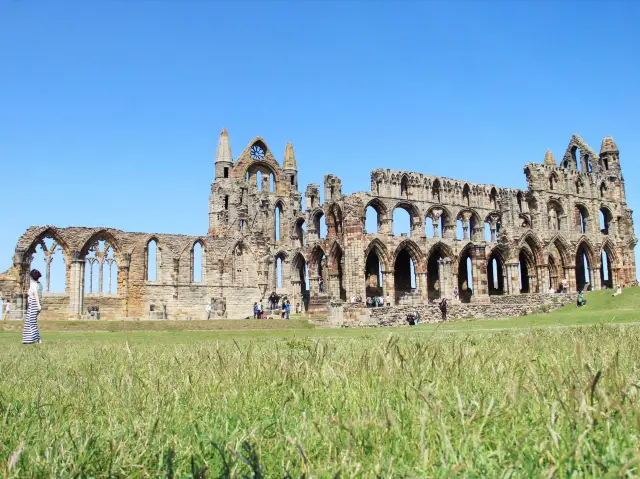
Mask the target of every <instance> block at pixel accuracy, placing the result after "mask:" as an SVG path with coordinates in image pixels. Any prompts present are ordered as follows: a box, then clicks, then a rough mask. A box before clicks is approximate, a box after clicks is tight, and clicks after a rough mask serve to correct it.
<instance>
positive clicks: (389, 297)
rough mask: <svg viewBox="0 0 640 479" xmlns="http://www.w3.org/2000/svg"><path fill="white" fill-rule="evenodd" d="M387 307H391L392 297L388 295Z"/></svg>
mask: <svg viewBox="0 0 640 479" xmlns="http://www.w3.org/2000/svg"><path fill="white" fill-rule="evenodd" d="M387 306H391V295H390V294H389V293H387Z"/></svg>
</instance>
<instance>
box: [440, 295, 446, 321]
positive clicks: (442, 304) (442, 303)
mask: <svg viewBox="0 0 640 479" xmlns="http://www.w3.org/2000/svg"><path fill="white" fill-rule="evenodd" d="M440 312H441V313H442V321H446V320H447V298H442V300H441V301H440Z"/></svg>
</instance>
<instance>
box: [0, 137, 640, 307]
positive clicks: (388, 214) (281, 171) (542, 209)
mask: <svg viewBox="0 0 640 479" xmlns="http://www.w3.org/2000/svg"><path fill="white" fill-rule="evenodd" d="M578 151H579V152H580V153H579V154H578V153H577V152H578ZM524 173H525V175H526V178H527V185H528V189H527V190H518V189H512V188H501V187H497V186H493V185H480V184H473V183H468V182H465V181H461V180H453V179H449V178H441V177H435V176H431V175H425V174H420V173H410V172H404V171H395V170H389V169H377V170H374V171H373V172H372V173H371V191H369V192H359V193H355V194H352V195H344V194H343V193H342V184H341V181H340V179H339V178H338V177H336V176H333V175H326V176H325V178H324V184H323V185H322V188H323V192H324V202H323V203H322V204H321V202H320V188H321V186H320V185H317V184H312V185H309V186H307V188H306V190H305V191H304V207H303V201H302V200H303V196H302V194H301V193H300V192H299V191H298V169H297V164H296V159H295V155H294V152H293V147H292V146H291V144H287V145H286V148H285V154H284V161H283V163H282V166H281V165H280V164H279V163H278V161H277V160H276V158H275V157H274V155H273V154H272V152H271V150H270V149H269V148H268V147H267V145H266V143H265V142H264V140H262V139H261V138H255V139H254V140H253V141H252V142H251V143H250V144H249V146H248V147H247V148H246V149H245V150H244V151H243V152H242V153H241V154H240V156H239V157H238V158H237V159H235V160H234V159H233V156H232V154H231V147H230V143H229V137H228V135H227V132H226V130H225V131H223V132H222V134H221V136H220V140H219V144H218V151H217V154H216V161H215V179H214V181H213V184H212V185H211V196H210V198H209V230H208V233H207V234H206V235H203V236H199V237H194V236H182V235H169V234H156V233H127V232H123V231H119V230H116V229H111V228H75V227H74V228H57V227H53V226H45V227H32V228H29V229H28V230H27V231H26V232H25V233H24V234H23V235H22V237H21V238H20V239H19V241H18V244H17V246H16V251H15V255H14V258H13V266H12V268H10V269H9V270H8V271H7V272H6V273H4V274H2V275H0V292H1V293H2V295H3V297H4V298H5V299H9V300H10V301H11V302H12V303H13V304H14V305H15V307H14V309H16V310H18V311H19V310H20V309H22V308H23V307H24V304H25V297H26V296H25V291H26V288H27V287H28V281H27V275H28V271H29V269H30V264H31V261H32V257H33V254H34V251H35V249H36V247H37V246H38V245H42V244H44V243H43V242H44V240H45V238H51V239H53V240H54V241H55V243H54V246H53V247H52V249H56V248H57V249H59V250H61V252H62V253H63V254H64V258H65V265H66V292H65V293H63V294H57V295H54V294H46V293H45V301H44V308H45V310H44V313H43V318H44V319H47V318H63V317H64V318H67V317H71V318H81V317H86V315H87V310H88V308H89V307H94V306H96V307H98V308H99V310H100V316H101V318H103V319H114V318H127V317H138V318H156V319H157V318H170V319H179V318H187V317H191V318H204V317H205V305H206V304H207V303H210V304H212V307H213V313H212V317H229V318H241V317H248V316H251V315H252V305H253V303H254V302H255V301H259V300H260V299H263V300H264V302H265V303H264V304H265V306H267V302H266V301H267V297H268V295H269V293H270V292H271V291H275V290H277V292H278V293H279V294H287V295H288V297H289V299H290V300H291V302H292V310H295V309H296V306H297V305H300V307H301V308H305V309H306V310H308V311H310V312H322V311H327V310H328V307H329V302H330V301H332V300H334V301H336V300H337V301H340V300H342V301H351V299H352V298H355V297H361V298H362V299H364V298H366V296H367V295H370V296H373V295H375V294H384V296H385V298H386V296H387V295H389V296H390V297H391V298H392V302H393V303H394V304H397V305H411V306H414V305H421V304H425V303H426V302H427V300H429V299H431V300H433V299H438V298H441V297H448V298H452V297H453V295H454V291H455V289H456V288H457V290H458V292H459V294H460V298H461V300H462V302H463V303H469V302H470V303H475V304H485V305H488V306H491V305H492V304H493V305H497V304H498V303H499V302H500V301H499V300H494V301H489V300H490V297H491V298H494V297H497V296H500V295H505V297H506V296H509V295H519V294H526V293H537V292H540V293H547V292H548V291H549V290H550V289H553V290H558V289H559V288H560V286H561V284H562V283H563V282H564V283H565V284H566V286H567V287H568V290H569V291H572V292H575V291H577V290H581V289H585V288H586V289H600V288H602V287H605V286H606V287H611V286H613V285H617V284H622V285H627V284H629V283H632V282H634V281H635V278H636V267H635V257H634V251H633V250H634V246H635V244H636V242H637V238H636V236H635V234H634V231H633V220H632V212H631V209H630V208H629V207H628V206H627V204H626V195H625V187H624V180H623V178H622V172H621V169H620V163H619V152H618V149H617V147H616V145H615V143H614V142H613V140H612V139H611V138H609V137H608V138H605V139H604V141H603V142H602V148H601V151H600V154H599V155H598V154H596V153H595V152H594V151H593V150H591V148H589V146H588V145H586V144H585V143H584V142H583V141H582V140H581V139H580V137H578V136H577V135H574V136H573V137H572V138H571V141H570V143H569V146H568V148H567V150H566V152H565V154H564V156H563V158H562V161H561V163H560V165H558V164H557V163H556V161H555V159H554V158H553V155H551V153H550V152H547V154H546V155H545V157H544V161H543V163H542V164H534V163H531V164H528V165H526V166H525V168H524ZM367 207H372V208H374V209H375V210H376V212H377V215H378V228H377V231H375V232H367V231H365V214H366V209H367ZM396 208H402V209H405V210H406V211H407V212H408V213H409V215H410V217H411V233H410V235H409V236H405V235H401V236H394V235H393V234H392V222H393V211H394V210H395V209H396ZM599 212H602V213H603V217H604V222H603V224H602V225H601V224H600V221H599ZM278 217H279V218H278ZM456 221H460V222H461V228H460V229H461V231H462V234H461V237H459V238H457V237H456ZM429 223H432V224H429ZM277 224H278V226H276V225H277ZM323 224H324V225H326V236H324V237H320V236H321V234H320V233H321V229H322V228H321V225H323ZM485 225H486V226H485ZM151 242H153V243H154V244H155V245H157V271H156V274H155V275H151V274H150V272H149V267H148V264H149V259H148V248H149V247H150V244H151ZM99 244H101V245H104V246H100V247H98V245H99ZM100 248H102V249H100ZM197 248H201V250H202V261H201V263H202V271H201V275H200V274H196V273H200V272H196V271H194V267H195V266H194V265H195V264H196V263H198V262H197V261H196V260H195V259H196V258H194V255H195V254H196V253H195V251H196V250H197ZM585 258H586V261H585ZM603 258H604V260H603ZM106 263H107V264H108V265H109V266H110V267H111V266H112V267H114V268H117V276H116V283H117V287H116V285H113V286H114V287H113V288H110V289H109V291H112V293H111V294H105V293H104V291H103V290H104V289H105V288H103V287H102V286H103V282H106V281H107V279H106V278H103V275H102V271H103V265H104V264H106ZM279 263H281V271H282V273H281V284H278V274H277V273H276V271H277V268H278V264H279ZM585 265H586V272H585ZM94 266H97V269H95V268H94ZM307 268H308V269H307ZM94 269H95V270H96V271H97V272H98V273H95V274H99V275H100V279H99V284H100V288H98V291H96V292H94V291H91V292H89V291H86V290H85V276H86V275H87V274H94V273H90V272H93V271H94ZM468 270H470V271H471V274H469V273H468ZM152 276H155V277H154V279H151V277H152ZM200 276H201V278H200ZM412 276H414V277H413V278H412ZM319 277H322V278H323V280H324V291H323V292H320V290H319V282H318V279H319ZM468 278H470V283H469V284H467V283H468V281H467V280H468ZM307 281H308V285H309V287H308V288H307V286H306V283H307ZM104 284H106V283H104Z"/></svg>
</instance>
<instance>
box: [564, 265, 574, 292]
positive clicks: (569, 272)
mask: <svg viewBox="0 0 640 479" xmlns="http://www.w3.org/2000/svg"><path fill="white" fill-rule="evenodd" d="M563 269H564V278H566V279H567V280H568V282H569V291H574V292H575V291H576V265H575V264H570V265H567V266H564V268H563Z"/></svg>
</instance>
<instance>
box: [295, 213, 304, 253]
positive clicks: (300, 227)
mask: <svg viewBox="0 0 640 479" xmlns="http://www.w3.org/2000/svg"><path fill="white" fill-rule="evenodd" d="M295 234H296V243H297V246H298V247H299V248H304V247H305V246H307V237H306V226H305V223H304V220H303V219H302V218H299V219H298V221H296V226H295Z"/></svg>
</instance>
